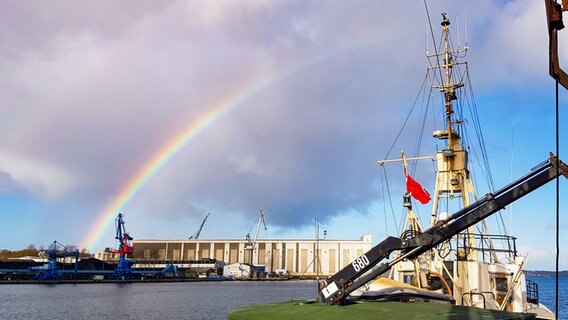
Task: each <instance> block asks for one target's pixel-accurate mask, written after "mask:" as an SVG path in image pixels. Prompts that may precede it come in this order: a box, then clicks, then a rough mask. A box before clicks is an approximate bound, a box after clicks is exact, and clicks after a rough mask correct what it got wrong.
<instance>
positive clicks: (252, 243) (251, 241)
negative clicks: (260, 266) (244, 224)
mask: <svg viewBox="0 0 568 320" xmlns="http://www.w3.org/2000/svg"><path fill="white" fill-rule="evenodd" d="M261 223H262V225H263V226H264V230H265V231H266V230H268V228H266V221H265V220H264V211H262V209H260V210H259V211H258V217H257V218H256V220H255V221H254V222H253V224H252V226H251V227H250V229H249V232H248V233H247V235H246V236H245V239H246V240H247V243H246V244H245V250H249V251H250V252H249V254H248V255H247V256H246V257H248V258H249V259H248V263H250V264H251V265H252V264H253V260H252V258H253V253H254V250H256V241H257V239H258V232H259V231H260V224H261ZM255 224H256V232H255V234H254V238H251V236H250V233H251V231H252V229H253V228H254V225H255Z"/></svg>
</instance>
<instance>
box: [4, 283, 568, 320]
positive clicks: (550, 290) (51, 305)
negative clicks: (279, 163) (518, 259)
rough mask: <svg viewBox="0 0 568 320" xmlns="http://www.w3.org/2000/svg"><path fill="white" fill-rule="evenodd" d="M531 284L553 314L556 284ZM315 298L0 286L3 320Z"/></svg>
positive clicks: (237, 289) (155, 287)
mask: <svg viewBox="0 0 568 320" xmlns="http://www.w3.org/2000/svg"><path fill="white" fill-rule="evenodd" d="M530 279H531V280H533V281H536V282H537V283H538V284H539V289H540V290H539V291H540V300H541V303H543V304H545V305H546V306H547V307H549V308H550V309H551V310H553V311H554V279H550V278H530ZM560 291H561V293H560V296H559V298H560V303H559V305H560V312H559V319H568V278H562V279H560ZM315 294H316V285H315V282H314V281H300V282H296V281H282V282H239V281H234V282H229V281H228V282H186V283H131V284H81V285H72V284H64V285H0V319H26V320H27V319H50V320H52V319H92V320H94V319H150V320H153V319H227V314H228V313H229V312H230V311H231V310H234V309H236V308H240V307H243V306H248V305H252V304H263V303H271V302H281V301H288V300H293V299H314V298H315Z"/></svg>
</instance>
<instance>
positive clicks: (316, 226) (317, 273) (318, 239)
mask: <svg viewBox="0 0 568 320" xmlns="http://www.w3.org/2000/svg"><path fill="white" fill-rule="evenodd" d="M314 223H315V229H316V257H315V268H316V283H317V284H316V299H317V300H318V302H321V301H319V293H320V271H321V263H320V249H319V241H320V232H319V227H320V225H319V220H318V219H317V218H315V219H314ZM326 237H327V230H323V239H321V240H325V238H326Z"/></svg>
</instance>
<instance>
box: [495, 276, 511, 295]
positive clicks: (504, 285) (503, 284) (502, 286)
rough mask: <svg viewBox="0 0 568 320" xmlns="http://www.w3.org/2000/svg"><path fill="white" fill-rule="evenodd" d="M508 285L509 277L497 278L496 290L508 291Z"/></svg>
mask: <svg viewBox="0 0 568 320" xmlns="http://www.w3.org/2000/svg"><path fill="white" fill-rule="evenodd" d="M508 287H509V286H508V281H507V278H495V290H497V291H504V292H507V291H508V290H509V289H508Z"/></svg>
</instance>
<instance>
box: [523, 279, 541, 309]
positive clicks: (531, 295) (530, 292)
mask: <svg viewBox="0 0 568 320" xmlns="http://www.w3.org/2000/svg"><path fill="white" fill-rule="evenodd" d="M526 281H527V301H528V302H530V303H534V304H538V283H536V282H534V281H531V280H529V279H526Z"/></svg>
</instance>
